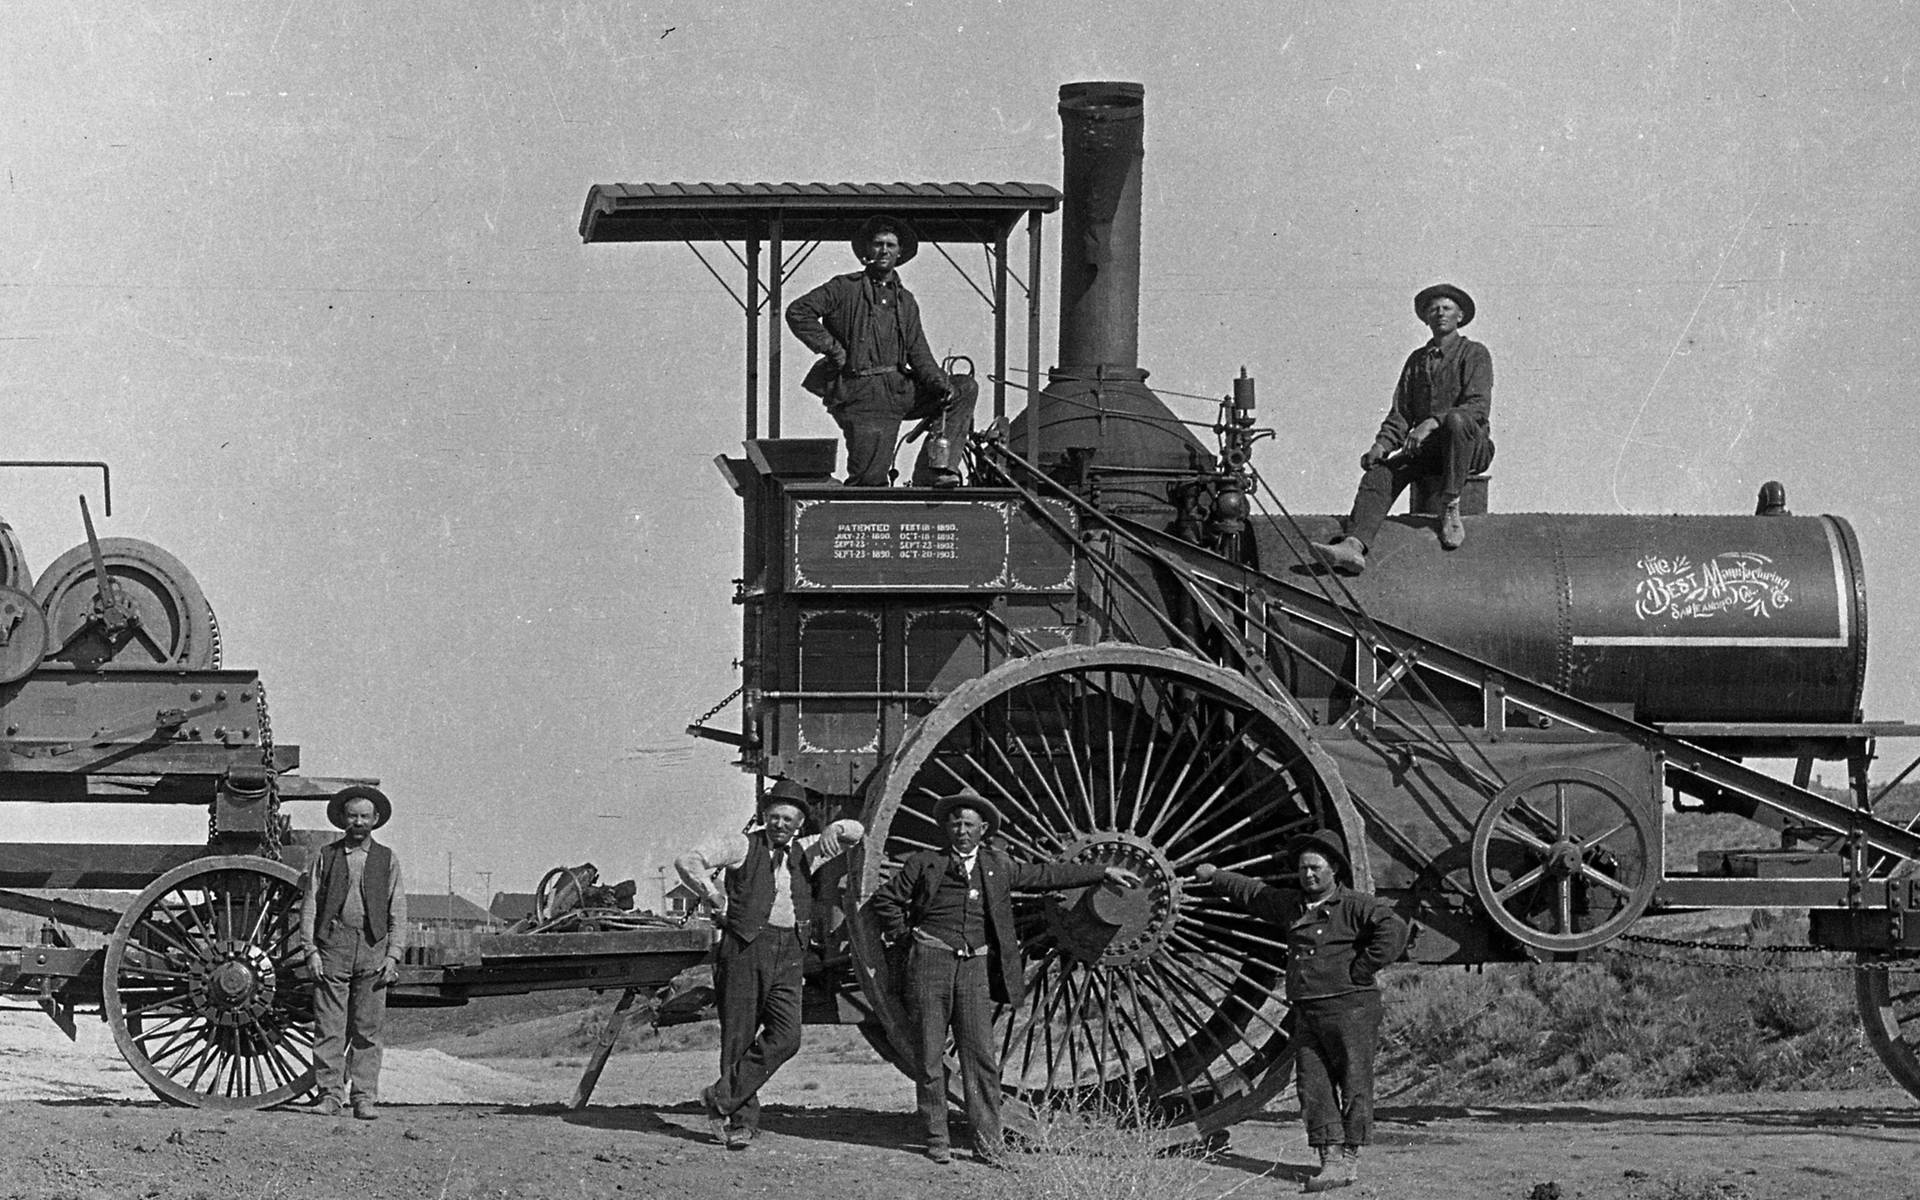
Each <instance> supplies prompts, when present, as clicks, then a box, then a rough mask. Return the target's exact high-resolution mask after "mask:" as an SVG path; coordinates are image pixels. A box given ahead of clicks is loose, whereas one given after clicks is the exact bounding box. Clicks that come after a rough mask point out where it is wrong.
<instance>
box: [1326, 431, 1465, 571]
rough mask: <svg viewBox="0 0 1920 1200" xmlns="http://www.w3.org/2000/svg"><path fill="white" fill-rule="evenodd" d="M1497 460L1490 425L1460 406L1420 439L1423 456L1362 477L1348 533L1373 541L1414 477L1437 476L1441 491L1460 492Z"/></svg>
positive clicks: (1376, 468) (1363, 541) (1384, 466)
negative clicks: (1389, 512) (1429, 434)
mask: <svg viewBox="0 0 1920 1200" xmlns="http://www.w3.org/2000/svg"><path fill="white" fill-rule="evenodd" d="M1492 463H1493V439H1492V438H1490V437H1489V436H1487V428H1486V426H1484V425H1482V424H1481V423H1480V422H1478V421H1476V420H1474V419H1473V418H1472V417H1470V416H1468V415H1467V414H1465V413H1463V412H1460V411H1458V410H1455V411H1452V412H1449V413H1447V414H1446V415H1445V416H1444V417H1442V418H1441V419H1440V428H1438V429H1436V430H1434V431H1433V433H1432V435H1431V436H1429V437H1428V438H1427V440H1426V441H1425V442H1422V443H1421V445H1420V452H1419V453H1418V454H1411V455H1408V456H1407V457H1406V458H1403V459H1400V460H1399V461H1397V462H1395V463H1393V464H1392V465H1388V464H1386V463H1381V464H1379V465H1378V466H1374V467H1369V468H1368V469H1367V473H1366V474H1365V475H1362V476H1361V477H1360V490H1359V492H1358V493H1357V494H1356V495H1355V496H1354V498H1353V513H1352V515H1351V516H1349V517H1348V518H1347V536H1348V537H1352V538H1358V539H1360V543H1361V545H1364V546H1371V545H1373V539H1374V537H1375V536H1376V535H1377V534H1378V533H1379V532H1380V525H1381V522H1383V521H1385V520H1386V519H1387V510H1388V509H1390V508H1392V507H1393V502H1394V501H1395V500H1397V499H1399V497H1400V493H1401V492H1403V491H1405V490H1407V487H1408V486H1409V485H1410V484H1412V483H1413V482H1414V481H1415V480H1419V479H1425V478H1427V477H1428V476H1430V475H1431V476H1438V477H1439V479H1440V489H1439V490H1440V494H1441V495H1443V496H1458V495H1459V494H1460V492H1461V489H1463V488H1465V487H1466V486H1467V476H1469V475H1472V474H1474V473H1476V472H1479V471H1484V470H1486V469H1487V467H1488V466H1490V465H1491V464H1492Z"/></svg>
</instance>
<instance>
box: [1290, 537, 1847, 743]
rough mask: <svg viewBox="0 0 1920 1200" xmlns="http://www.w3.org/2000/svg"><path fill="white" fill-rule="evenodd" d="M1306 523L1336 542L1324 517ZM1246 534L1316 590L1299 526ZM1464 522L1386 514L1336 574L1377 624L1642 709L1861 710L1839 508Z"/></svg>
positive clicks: (1728, 714)
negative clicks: (1463, 532)
mask: <svg viewBox="0 0 1920 1200" xmlns="http://www.w3.org/2000/svg"><path fill="white" fill-rule="evenodd" d="M1300 520H1301V525H1302V528H1303V529H1304V530H1305V531H1306V532H1307V534H1308V535H1309V536H1310V537H1312V538H1314V539H1316V540H1326V539H1328V538H1331V537H1334V536H1337V532H1338V530H1337V522H1336V521H1335V519H1334V518H1331V517H1304V518H1301V519H1300ZM1255 529H1256V530H1257V536H1258V537H1259V540H1260V562H1261V564H1262V570H1263V571H1265V572H1266V573H1268V574H1272V575H1276V576H1278V577H1280V578H1286V579H1294V580H1298V581H1301V582H1305V583H1307V584H1308V585H1309V586H1311V584H1312V581H1311V579H1309V578H1307V577H1306V576H1305V575H1304V574H1303V573H1302V572H1303V571H1304V570H1305V568H1304V567H1303V566H1302V565H1301V564H1300V563H1299V558H1300V555H1299V552H1298V549H1297V548H1298V544H1299V539H1298V537H1297V536H1295V535H1293V534H1292V532H1291V531H1290V530H1288V531H1285V532H1283V531H1282V530H1281V528H1280V527H1278V526H1277V525H1274V524H1256V525H1255ZM1467 529H1468V538H1467V543H1466V545H1464V546H1462V547H1461V548H1460V549H1458V550H1454V551H1445V550H1442V549H1441V548H1440V546H1439V544H1438V539H1437V538H1436V537H1435V532H1434V527H1433V522H1432V520H1431V519H1426V518H1410V517H1402V518H1396V519H1394V520H1391V521H1389V522H1388V523H1387V524H1386V525H1385V526H1384V527H1383V528H1382V530H1381V532H1380V536H1379V538H1378V539H1377V541H1376V544H1375V545H1374V546H1373V547H1372V548H1371V550H1370V552H1369V554H1368V565H1367V570H1366V572H1365V573H1364V574H1362V575H1360V576H1358V577H1355V578H1352V579H1349V580H1346V581H1345V582H1346V583H1347V586H1348V587H1349V588H1351V589H1352V591H1353V594H1354V596H1355V597H1356V598H1357V599H1358V600H1359V601H1360V603H1361V604H1363V605H1364V606H1365V607H1366V609H1367V611H1368V612H1369V613H1370V614H1371V615H1372V616H1373V617H1374V618H1375V619H1377V620H1380V621H1382V622H1385V623H1388V624H1391V625H1396V626H1399V627H1401V628H1404V629H1408V630H1411V631H1412V632H1414V633H1417V634H1419V635H1421V636H1423V637H1427V638H1431V639H1433V640H1435V641H1437V642H1440V643H1442V644H1444V645H1446V646H1448V647H1450V648H1452V649H1454V650H1458V651H1461V652H1463V653H1466V654H1470V655H1473V656H1474V657H1477V658H1482V659H1486V660H1488V661H1490V662H1492V663H1494V664H1496V665H1498V666H1501V667H1504V668H1506V669H1507V670H1510V671H1513V672H1515V673H1517V674H1520V675H1524V676H1527V677H1529V678H1531V679H1534V680H1536V681H1538V682H1541V683H1545V684H1548V685H1550V686H1552V687H1554V688H1557V689H1559V690H1561V691H1564V692H1568V693H1571V694H1572V695H1575V696H1578V697H1580V698H1581V699H1584V700H1589V701H1593V702H1596V703H1603V704H1612V705H1622V704H1624V705H1631V706H1632V710H1633V715H1634V716H1635V717H1636V718H1637V719H1639V720H1641V721H1647V722H1656V723H1657V722H1668V721H1732V722H1795V723H1817V722H1846V721H1854V720H1858V719H1859V706H1860V695H1861V689H1862V687H1863V686H1864V684H1865V676H1866V664H1867V613H1866V583H1865V577H1864V574H1863V572H1862V566H1861V561H1860V551H1859V545H1858V543H1857V542H1856V541H1855V539H1854V535H1853V530H1852V528H1851V527H1850V526H1848V524H1847V523H1846V522H1845V521H1844V520H1842V519H1841V518H1839V517H1830V516H1820V517H1794V516H1765V517H1740V516H1655V517H1643V516H1582V515H1561V514H1551V513H1547V514H1542V513H1500V514H1493V515H1488V516H1477V517H1471V518H1469V519H1468V521H1467ZM1336 596H1337V592H1336ZM1310 649H1312V648H1311V647H1310ZM1313 652H1314V654H1315V657H1317V658H1318V657H1326V656H1327V655H1328V654H1330V653H1334V652H1335V651H1333V650H1332V647H1331V645H1330V644H1327V643H1323V644H1322V645H1321V647H1320V648H1317V649H1313ZM1335 665H1340V664H1335ZM1307 675H1308V673H1302V674H1301V676H1300V679H1301V683H1302V684H1303V685H1307ZM1309 686H1311V687H1312V690H1314V691H1320V690H1321V685H1309Z"/></svg>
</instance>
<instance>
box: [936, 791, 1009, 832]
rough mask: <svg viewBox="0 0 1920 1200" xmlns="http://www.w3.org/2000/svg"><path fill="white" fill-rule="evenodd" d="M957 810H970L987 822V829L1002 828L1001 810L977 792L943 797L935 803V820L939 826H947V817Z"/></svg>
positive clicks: (965, 792) (963, 792) (960, 792)
mask: <svg viewBox="0 0 1920 1200" xmlns="http://www.w3.org/2000/svg"><path fill="white" fill-rule="evenodd" d="M956 808H970V809H972V810H973V811H975V812H977V813H979V814H980V816H981V817H982V818H983V819H984V820H985V821H986V823H987V828H989V829H998V828H1000V810H999V809H998V808H996V807H994V803H993V801H991V800H989V799H987V798H986V797H985V796H982V795H981V794H980V793H979V792H975V791H959V792H955V793H954V794H953V795H951V796H942V797H940V799H939V800H937V801H936V802H935V803H934V806H933V819H934V823H935V824H938V825H945V824H946V823H947V817H948V815H949V814H951V813H952V812H953V810H954V809H956Z"/></svg>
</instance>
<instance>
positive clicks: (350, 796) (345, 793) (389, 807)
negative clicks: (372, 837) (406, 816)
mask: <svg viewBox="0 0 1920 1200" xmlns="http://www.w3.org/2000/svg"><path fill="white" fill-rule="evenodd" d="M349 800H371V801H373V827H374V828H375V829H378V828H380V827H381V826H382V825H385V824H386V823H387V822H388V821H391V820H393V801H391V800H389V799H387V795H386V793H385V792H383V791H381V790H380V789H379V788H377V787H368V786H367V785H366V784H364V783H356V784H351V785H349V786H347V787H343V788H341V789H340V790H339V791H338V792H335V793H334V796H333V799H331V800H329V801H327V820H328V821H330V822H332V823H333V827H334V828H335V829H345V828H346V827H347V801H349Z"/></svg>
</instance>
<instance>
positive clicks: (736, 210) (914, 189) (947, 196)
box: [580, 183, 1060, 244]
mask: <svg viewBox="0 0 1920 1200" xmlns="http://www.w3.org/2000/svg"><path fill="white" fill-rule="evenodd" d="M1059 207H1060V193H1059V191H1058V190H1056V189H1054V188H1051V187H1049V186H1047V185H1046V184H1044V183H598V184H595V185H593V187H592V188H590V189H589V190H588V192H587V206H586V211H585V212H583V213H582V214H581V215H580V239H581V240H582V241H584V242H589V243H591V242H680V241H691V242H699V241H745V240H747V239H748V238H766V237H767V236H768V235H769V232H770V230H771V229H772V223H773V220H774V218H775V217H778V219H779V222H780V235H781V237H782V238H783V239H784V240H786V241H788V242H811V241H819V242H833V241H851V240H853V235H854V234H855V233H856V232H857V231H858V230H859V228H860V224H861V222H863V221H865V220H866V219H867V218H868V217H871V216H873V215H875V214H877V213H889V214H891V215H893V216H898V217H904V218H905V219H907V220H908V221H910V222H911V223H912V224H913V228H914V232H916V233H917V234H919V235H920V240H921V241H923V242H984V243H988V244H991V243H993V242H994V241H996V240H998V239H999V238H1002V237H1005V236H1006V235H1007V234H1008V233H1010V232H1011V231H1012V229H1013V227H1014V226H1015V225H1016V224H1017V223H1018V222H1019V221H1020V219H1021V218H1022V217H1023V216H1025V215H1027V214H1029V213H1050V212H1053V211H1055V210H1056V209H1058V208H1059Z"/></svg>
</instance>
